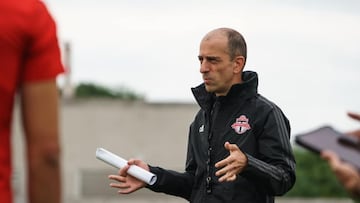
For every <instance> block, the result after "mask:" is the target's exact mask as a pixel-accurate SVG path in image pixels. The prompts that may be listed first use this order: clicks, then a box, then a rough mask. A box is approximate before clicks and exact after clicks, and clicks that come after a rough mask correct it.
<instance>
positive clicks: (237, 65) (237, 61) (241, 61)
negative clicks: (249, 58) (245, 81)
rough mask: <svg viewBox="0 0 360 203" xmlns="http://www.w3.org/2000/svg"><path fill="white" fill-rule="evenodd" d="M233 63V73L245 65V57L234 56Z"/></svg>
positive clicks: (238, 71)
mask: <svg viewBox="0 0 360 203" xmlns="http://www.w3.org/2000/svg"><path fill="white" fill-rule="evenodd" d="M234 63H235V67H234V73H241V72H242V71H243V69H244V66H245V57H243V56H236V57H235V59H234Z"/></svg>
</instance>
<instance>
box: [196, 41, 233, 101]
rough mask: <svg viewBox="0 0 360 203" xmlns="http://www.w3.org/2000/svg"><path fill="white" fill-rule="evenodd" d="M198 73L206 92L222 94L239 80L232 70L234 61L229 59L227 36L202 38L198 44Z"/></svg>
mask: <svg viewBox="0 0 360 203" xmlns="http://www.w3.org/2000/svg"><path fill="white" fill-rule="evenodd" d="M198 57H199V61H200V73H201V74H202V78H203V80H204V83H205V88H206V90H207V91H208V92H214V93H215V94H216V95H217V96H224V95H226V94H227V93H228V91H229V90H230V88H231V86H232V85H233V84H235V83H238V82H240V81H239V80H240V78H237V77H239V75H236V73H235V72H234V69H235V66H236V63H235V62H234V61H232V60H230V56H229V53H228V47H227V38H226V37H225V36H222V35H215V36H210V37H208V38H204V39H203V40H202V41H201V44H200V54H199V56H198Z"/></svg>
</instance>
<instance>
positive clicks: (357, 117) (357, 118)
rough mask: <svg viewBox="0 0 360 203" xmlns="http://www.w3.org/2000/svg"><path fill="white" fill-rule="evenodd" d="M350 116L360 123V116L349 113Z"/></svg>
mask: <svg viewBox="0 0 360 203" xmlns="http://www.w3.org/2000/svg"><path fill="white" fill-rule="evenodd" d="M348 116H349V117H351V118H353V119H355V120H358V121H360V114H357V113H353V112H348Z"/></svg>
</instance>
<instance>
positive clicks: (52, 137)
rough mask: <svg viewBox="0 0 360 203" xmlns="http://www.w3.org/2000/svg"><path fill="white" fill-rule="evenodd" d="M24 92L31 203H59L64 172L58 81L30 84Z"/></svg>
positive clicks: (23, 106) (22, 94)
mask: <svg viewBox="0 0 360 203" xmlns="http://www.w3.org/2000/svg"><path fill="white" fill-rule="evenodd" d="M21 91H22V92H21V96H22V99H21V101H22V118H23V126H24V132H25V139H26V142H25V143H26V147H27V149H26V150H27V151H26V152H27V158H28V192H29V202H30V203H59V202H61V201H60V199H61V192H60V191H61V183H60V182H61V178H60V176H61V175H60V144H59V126H58V123H59V120H58V119H59V118H58V91H57V87H56V81H55V80H48V81H43V82H37V83H28V84H25V85H23V87H22V90H21Z"/></svg>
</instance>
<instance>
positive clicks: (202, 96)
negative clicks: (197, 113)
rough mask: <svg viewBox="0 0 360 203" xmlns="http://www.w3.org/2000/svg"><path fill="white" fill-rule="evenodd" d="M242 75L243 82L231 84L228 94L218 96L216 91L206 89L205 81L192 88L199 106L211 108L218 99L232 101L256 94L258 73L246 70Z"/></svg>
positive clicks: (206, 108)
mask: <svg viewBox="0 0 360 203" xmlns="http://www.w3.org/2000/svg"><path fill="white" fill-rule="evenodd" d="M242 77H243V82H242V83H239V84H234V85H233V86H231V88H230V90H229V92H228V94H227V95H226V96H221V97H218V98H216V96H215V94H214V93H209V92H207V91H206V89H205V84H204V83H202V84H200V85H199V86H197V87H194V88H191V90H192V92H193V95H194V97H195V99H196V101H197V103H198V104H199V106H200V107H201V108H202V109H204V110H209V109H211V107H212V104H213V103H214V101H215V100H216V99H218V100H219V102H220V103H228V102H229V103H232V102H238V101H239V100H245V99H247V98H250V97H253V96H255V95H256V94H257V87H258V75H257V73H256V72H253V71H244V72H243V74H242Z"/></svg>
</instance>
